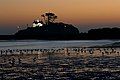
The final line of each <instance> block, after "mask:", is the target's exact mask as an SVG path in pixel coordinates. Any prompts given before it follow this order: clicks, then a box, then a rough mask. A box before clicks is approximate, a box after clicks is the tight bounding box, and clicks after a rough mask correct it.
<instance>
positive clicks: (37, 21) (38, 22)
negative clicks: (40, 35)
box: [32, 20, 43, 27]
mask: <svg viewBox="0 0 120 80" xmlns="http://www.w3.org/2000/svg"><path fill="white" fill-rule="evenodd" d="M41 26H43V22H42V21H40V20H34V21H33V26H32V27H41Z"/></svg>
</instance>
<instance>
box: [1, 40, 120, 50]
mask: <svg viewBox="0 0 120 80" xmlns="http://www.w3.org/2000/svg"><path fill="white" fill-rule="evenodd" d="M115 42H119V40H69V41H48V40H16V41H10V40H8V41H0V49H33V48H34V49H39V48H64V47H84V46H87V47H88V46H100V45H105V44H112V43H115Z"/></svg>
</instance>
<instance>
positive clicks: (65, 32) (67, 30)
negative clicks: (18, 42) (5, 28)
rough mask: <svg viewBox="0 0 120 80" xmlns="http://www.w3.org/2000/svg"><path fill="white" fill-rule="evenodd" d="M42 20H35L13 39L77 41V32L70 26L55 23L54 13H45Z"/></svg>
mask: <svg viewBox="0 0 120 80" xmlns="http://www.w3.org/2000/svg"><path fill="white" fill-rule="evenodd" d="M42 17H43V20H35V21H34V22H33V26H32V27H28V28H27V29H24V30H19V31H18V32H17V33H15V39H53V40H54V39H55V40H57V39H59V40H61V39H77V37H78V35H79V30H78V29H77V28H76V27H74V26H73V25H71V24H65V23H62V22H55V19H57V16H56V15H55V14H54V13H45V14H43V15H42Z"/></svg>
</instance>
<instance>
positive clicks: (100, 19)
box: [0, 0, 120, 35]
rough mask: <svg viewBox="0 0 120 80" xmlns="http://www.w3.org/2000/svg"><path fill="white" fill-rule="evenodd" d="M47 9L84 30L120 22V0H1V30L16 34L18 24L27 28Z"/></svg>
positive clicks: (1, 31) (59, 18) (116, 25)
mask: <svg viewBox="0 0 120 80" xmlns="http://www.w3.org/2000/svg"><path fill="white" fill-rule="evenodd" d="M45 12H53V13H55V14H56V15H57V16H58V20H57V21H61V22H65V23H70V24H73V25H75V26H76V27H77V28H79V30H80V32H84V31H87V30H89V29H91V28H101V27H119V26H120V0H0V34H1V35H2V34H14V33H15V32H16V31H17V30H18V29H17V26H20V28H21V29H24V28H26V25H27V24H29V25H32V22H33V20H35V19H38V18H40V15H41V14H43V13H45Z"/></svg>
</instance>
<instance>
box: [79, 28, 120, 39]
mask: <svg viewBox="0 0 120 80" xmlns="http://www.w3.org/2000/svg"><path fill="white" fill-rule="evenodd" d="M79 39H89V40H91V39H93V40H94V39H96V40H99V39H120V28H99V29H91V30H89V31H88V32H87V33H80V35H79Z"/></svg>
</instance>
